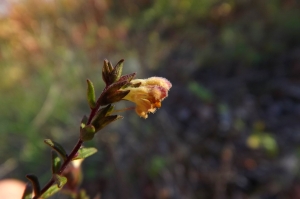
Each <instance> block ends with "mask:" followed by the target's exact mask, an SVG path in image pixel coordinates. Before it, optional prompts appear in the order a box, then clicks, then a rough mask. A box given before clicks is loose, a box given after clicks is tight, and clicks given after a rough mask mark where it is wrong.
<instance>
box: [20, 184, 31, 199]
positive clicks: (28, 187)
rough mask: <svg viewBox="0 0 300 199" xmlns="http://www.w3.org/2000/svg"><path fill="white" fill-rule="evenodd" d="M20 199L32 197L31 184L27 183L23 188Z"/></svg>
mask: <svg viewBox="0 0 300 199" xmlns="http://www.w3.org/2000/svg"><path fill="white" fill-rule="evenodd" d="M22 199H32V186H31V184H29V183H27V184H26V188H25V190H24V193H23V196H22Z"/></svg>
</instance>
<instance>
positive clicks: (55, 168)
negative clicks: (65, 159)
mask: <svg viewBox="0 0 300 199" xmlns="http://www.w3.org/2000/svg"><path fill="white" fill-rule="evenodd" d="M51 158H52V173H53V174H54V173H58V172H59V170H60V166H61V160H60V158H59V156H58V155H57V153H56V152H55V151H52V152H51Z"/></svg>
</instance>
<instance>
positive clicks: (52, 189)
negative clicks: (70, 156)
mask: <svg viewBox="0 0 300 199" xmlns="http://www.w3.org/2000/svg"><path fill="white" fill-rule="evenodd" d="M58 176H59V175H54V176H53V177H54V178H55V181H56V184H54V185H52V186H51V187H50V188H49V189H48V190H47V191H46V192H45V193H44V194H43V195H42V196H41V197H40V198H49V197H50V196H52V195H53V194H55V193H57V192H58V191H60V190H61V188H62V187H63V186H64V185H65V184H66V182H67V178H65V177H62V176H59V177H58ZM58 184H59V185H58Z"/></svg>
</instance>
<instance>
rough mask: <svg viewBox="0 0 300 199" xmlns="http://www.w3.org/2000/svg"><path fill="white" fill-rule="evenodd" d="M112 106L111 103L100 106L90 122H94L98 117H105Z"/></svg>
mask: <svg viewBox="0 0 300 199" xmlns="http://www.w3.org/2000/svg"><path fill="white" fill-rule="evenodd" d="M113 108H114V107H113V106H112V105H111V104H109V105H107V106H106V107H104V108H101V109H100V110H99V111H98V112H97V113H96V116H95V117H94V118H93V120H92V124H94V123H95V122H97V121H98V120H99V119H100V118H103V117H105V116H106V115H108V114H109V113H110V112H111V111H112V110H113Z"/></svg>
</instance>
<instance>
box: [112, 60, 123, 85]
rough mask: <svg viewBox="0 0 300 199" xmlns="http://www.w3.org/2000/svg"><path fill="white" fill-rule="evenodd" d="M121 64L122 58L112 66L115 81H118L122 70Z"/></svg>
mask: <svg viewBox="0 0 300 199" xmlns="http://www.w3.org/2000/svg"><path fill="white" fill-rule="evenodd" d="M123 64H124V59H121V60H120V61H119V62H118V63H117V64H116V66H115V67H114V70H113V71H112V76H113V79H114V81H113V82H115V81H118V80H119V79H120V77H121V75H122V70H123Z"/></svg>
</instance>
